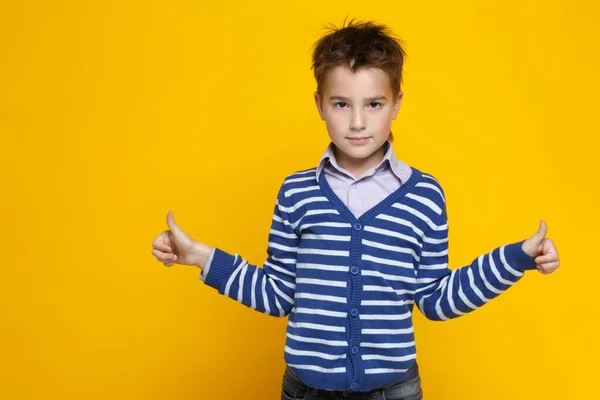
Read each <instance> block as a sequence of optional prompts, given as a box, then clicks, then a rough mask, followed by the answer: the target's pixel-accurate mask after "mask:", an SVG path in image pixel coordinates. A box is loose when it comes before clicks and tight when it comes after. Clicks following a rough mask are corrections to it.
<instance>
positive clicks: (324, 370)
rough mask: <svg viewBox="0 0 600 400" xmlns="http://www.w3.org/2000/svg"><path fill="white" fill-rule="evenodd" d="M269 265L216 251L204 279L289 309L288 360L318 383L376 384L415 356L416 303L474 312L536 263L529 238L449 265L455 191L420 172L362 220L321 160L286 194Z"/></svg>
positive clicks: (446, 313) (243, 298) (445, 315)
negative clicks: (527, 246) (525, 246)
mask: <svg viewBox="0 0 600 400" xmlns="http://www.w3.org/2000/svg"><path fill="white" fill-rule="evenodd" d="M267 253H268V258H267V260H266V261H265V263H264V265H263V268H259V267H257V266H254V265H250V264H248V263H247V262H246V261H245V260H244V259H242V258H241V257H240V256H239V255H238V254H235V255H231V254H228V253H226V252H224V251H222V250H220V249H216V250H215V253H214V257H213V260H212V263H211V268H210V270H209V272H208V275H207V277H206V280H205V283H206V284H208V285H210V286H212V287H214V288H216V289H218V290H219V292H220V293H222V294H225V295H227V296H229V297H231V298H233V299H234V300H237V301H239V302H241V303H243V304H245V305H246V306H248V307H251V308H253V309H256V310H259V311H261V312H264V313H266V314H269V315H273V316H279V317H284V316H286V315H289V321H288V326H287V339H286V345H285V361H286V362H287V364H288V365H289V366H290V368H292V369H293V371H294V372H295V373H296V374H297V375H298V376H299V377H300V378H301V379H302V380H303V381H304V382H305V383H306V384H307V385H309V386H311V387H314V388H318V389H329V390H354V391H369V390H373V389H376V388H381V387H385V386H388V385H390V384H391V383H393V382H395V381H397V380H398V379H399V378H400V377H401V376H402V374H403V373H404V372H405V371H406V370H407V369H408V368H409V367H410V366H411V364H412V363H413V362H414V360H415V359H416V348H415V339H414V331H413V324H412V312H413V305H414V304H416V305H417V307H418V308H419V310H420V311H421V312H422V313H423V314H424V315H425V316H426V317H427V318H429V319H432V320H446V319H450V318H456V317H458V316H460V315H463V314H465V313H468V312H470V311H473V310H475V309H477V308H479V307H481V306H482V305H484V304H485V303H486V302H488V301H490V300H491V299H493V298H495V297H496V296H498V295H499V294H500V293H502V292H504V291H505V290H507V289H508V288H509V287H510V286H512V285H513V284H515V283H516V282H517V281H518V280H519V279H520V278H521V277H522V276H523V273H524V272H523V271H525V270H527V269H534V268H535V261H534V260H533V258H531V257H530V256H528V255H527V254H525V253H524V252H523V250H522V242H519V243H513V244H508V245H505V246H502V247H499V248H496V249H494V250H492V251H491V252H490V253H489V254H486V255H482V256H480V257H478V258H477V259H475V260H474V261H473V263H472V264H471V265H467V266H463V267H461V268H459V269H455V270H450V269H449V268H448V221H447V216H446V201H445V197H444V191H443V190H442V187H441V186H440V184H439V182H438V181H437V180H436V179H435V178H434V177H432V176H431V175H428V174H425V173H422V172H421V171H419V170H418V169H416V168H412V174H411V176H410V179H409V180H408V181H407V182H405V183H404V184H403V185H401V186H400V188H398V189H397V190H396V191H395V192H393V193H392V194H390V195H389V196H388V197H386V198H385V199H384V200H383V201H381V202H380V203H379V204H377V205H376V206H375V207H373V208H371V209H370V210H368V211H367V212H366V213H364V214H363V215H361V216H360V218H356V217H355V216H354V215H353V214H352V213H351V212H350V210H349V209H348V208H347V207H346V206H345V204H344V203H343V202H342V201H341V200H340V199H339V198H338V197H337V196H336V194H335V193H334V192H333V190H332V189H331V187H330V186H329V184H328V183H327V180H326V179H325V176H324V175H322V176H321V177H320V179H319V181H318V182H317V180H316V176H315V169H314V168H313V169H309V170H305V171H300V172H297V173H295V174H292V175H290V176H288V177H287V178H286V179H285V181H284V182H283V185H282V186H281V189H280V190H279V193H278V196H277V203H276V205H275V211H274V215H273V221H272V226H271V231H270V234H269V244H268V248H267Z"/></svg>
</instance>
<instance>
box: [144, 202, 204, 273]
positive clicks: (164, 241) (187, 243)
mask: <svg viewBox="0 0 600 400" xmlns="http://www.w3.org/2000/svg"><path fill="white" fill-rule="evenodd" d="M167 225H168V227H169V230H166V231H164V232H163V233H161V234H160V235H158V236H157V237H156V239H154V240H153V241H152V255H154V257H156V259H157V260H158V261H160V262H162V263H163V264H164V265H165V266H167V267H170V266H171V265H173V264H183V265H194V264H195V261H196V260H195V258H196V252H195V247H196V246H195V241H194V240H193V239H192V238H190V237H189V236H188V235H187V234H186V233H185V232H184V231H183V229H181V228H180V227H179V225H177V223H176V222H175V219H174V218H173V212H172V211H169V213H168V214H167Z"/></svg>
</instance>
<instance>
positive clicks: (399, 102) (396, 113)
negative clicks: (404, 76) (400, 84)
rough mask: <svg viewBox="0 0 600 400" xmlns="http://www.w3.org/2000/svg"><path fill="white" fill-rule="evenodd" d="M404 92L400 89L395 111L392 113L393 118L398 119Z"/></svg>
mask: <svg viewBox="0 0 600 400" xmlns="http://www.w3.org/2000/svg"><path fill="white" fill-rule="evenodd" d="M403 94H404V93H403V92H402V91H400V92H399V93H398V97H396V99H395V100H396V101H395V102H394V112H393V114H392V119H393V120H394V119H396V117H397V116H398V112H399V111H400V104H402V95H403Z"/></svg>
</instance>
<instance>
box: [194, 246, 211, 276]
mask: <svg viewBox="0 0 600 400" xmlns="http://www.w3.org/2000/svg"><path fill="white" fill-rule="evenodd" d="M212 250H213V249H212V247H210V246H207V245H205V244H204V243H200V242H198V241H194V249H193V252H194V264H193V265H195V266H196V267H198V268H200V269H204V266H205V265H206V262H207V261H208V257H210V253H211V252H212Z"/></svg>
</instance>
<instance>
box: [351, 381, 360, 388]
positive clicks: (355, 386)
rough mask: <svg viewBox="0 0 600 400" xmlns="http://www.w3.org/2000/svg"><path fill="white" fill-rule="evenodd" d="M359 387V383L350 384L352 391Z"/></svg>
mask: <svg viewBox="0 0 600 400" xmlns="http://www.w3.org/2000/svg"><path fill="white" fill-rule="evenodd" d="M357 387H358V383H357V382H352V383H351V384H350V389H356V388H357Z"/></svg>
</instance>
